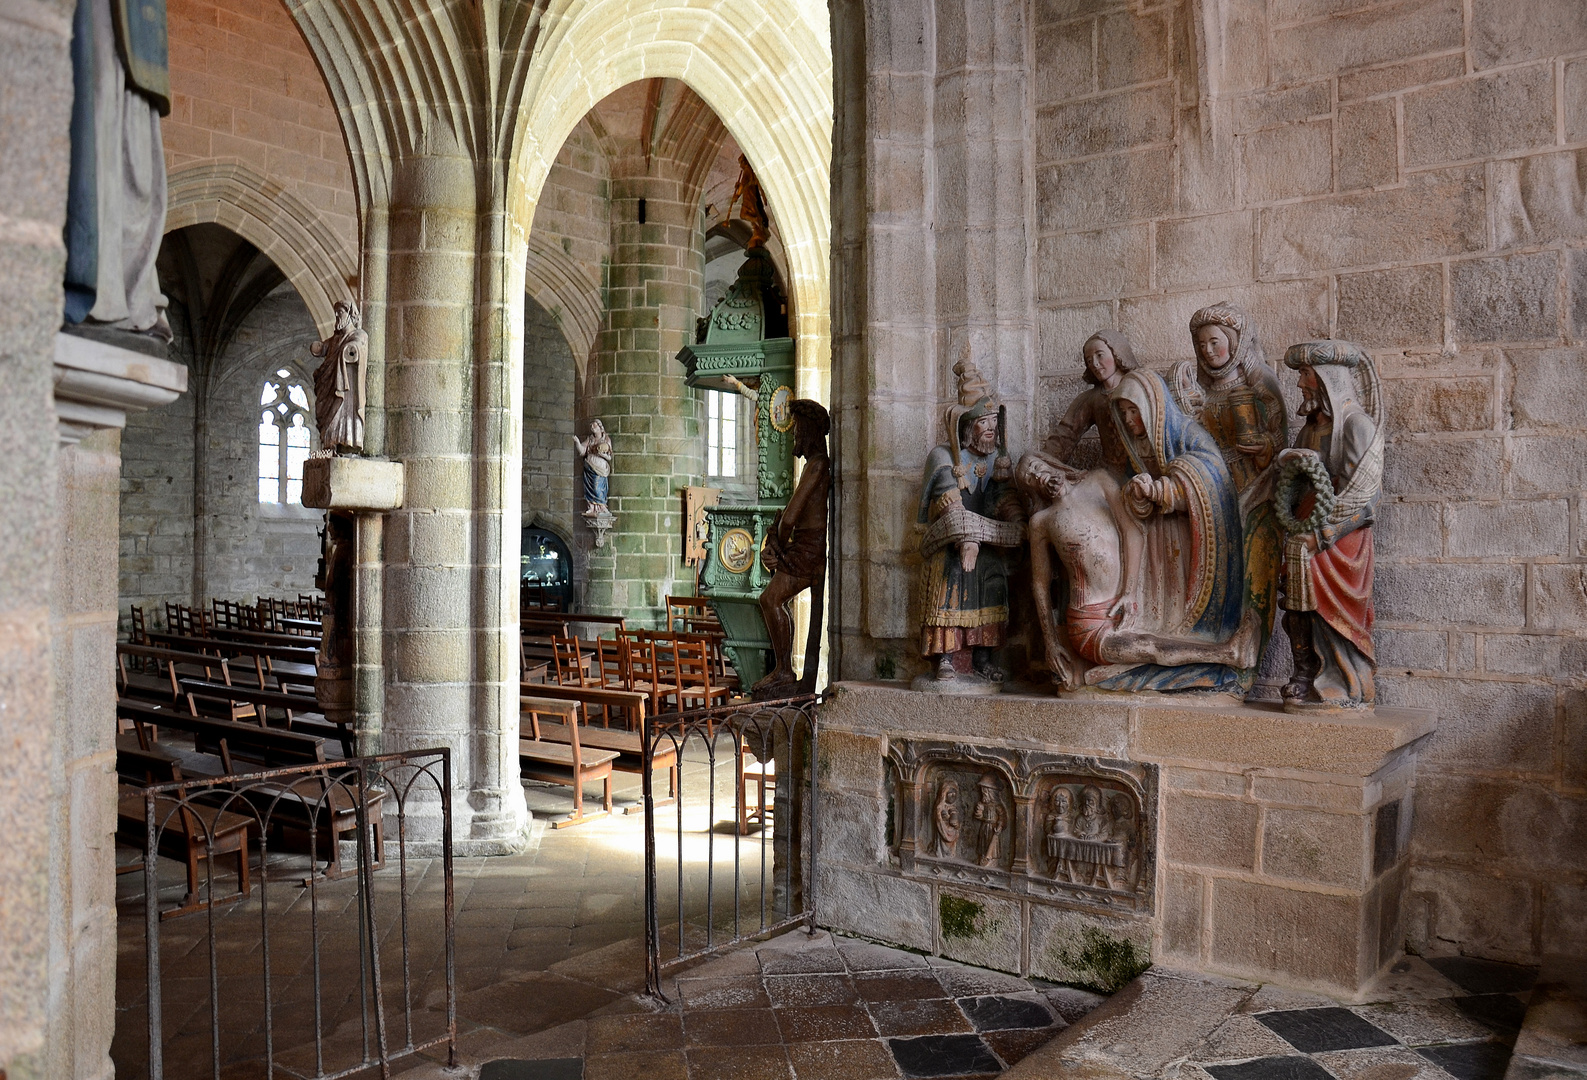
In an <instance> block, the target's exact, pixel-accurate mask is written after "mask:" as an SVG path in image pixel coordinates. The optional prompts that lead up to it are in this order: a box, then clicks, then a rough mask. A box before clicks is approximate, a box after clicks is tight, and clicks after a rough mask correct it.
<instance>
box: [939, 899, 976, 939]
mask: <svg viewBox="0 0 1587 1080" xmlns="http://www.w3.org/2000/svg"><path fill="white" fill-rule="evenodd" d="M983 910H985V909H984V908H982V907H981V905H980V904H977V903H976V902H975V901H974V900H965V899H964V898H962V897H958V896H944V897H943V898H942V899H941V900H940V901H939V902H938V904H937V914H938V917H939V921H940V923H941V925H942V936H943V937H945V938H972V937H975V936H976V935H978V934H979V933H980V932H981V931H980V929H979V928H978V927H977V926H976V923H977V921H978V920H979V919H980V918H981V912H982V911H983Z"/></svg>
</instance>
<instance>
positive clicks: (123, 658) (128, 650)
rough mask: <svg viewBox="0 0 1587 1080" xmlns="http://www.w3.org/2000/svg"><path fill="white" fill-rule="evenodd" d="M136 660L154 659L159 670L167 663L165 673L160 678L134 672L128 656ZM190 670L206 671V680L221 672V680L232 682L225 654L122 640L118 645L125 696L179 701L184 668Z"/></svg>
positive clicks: (119, 677) (119, 685)
mask: <svg viewBox="0 0 1587 1080" xmlns="http://www.w3.org/2000/svg"><path fill="white" fill-rule="evenodd" d="M129 656H130V657H132V658H133V659H134V660H153V661H155V667H156V670H158V668H159V666H160V665H161V664H163V665H164V666H165V674H164V675H163V676H160V677H155V676H150V675H141V674H133V673H132V672H129V671H128V670H127V658H128V657H129ZM183 667H185V668H187V669H189V671H188V673H189V674H196V673H197V672H200V671H202V672H203V673H204V677H205V678H206V679H213V678H214V677H215V672H217V671H219V672H220V681H221V682H222V683H224V684H225V685H227V686H230V685H231V670H230V668H229V666H228V664H227V661H226V659H225V658H224V657H220V656H213V655H206V654H204V653H201V652H197V651H190V650H185V649H167V648H161V647H159V646H154V645H134V644H131V643H121V644H118V645H117V646H116V686H117V689H118V691H119V692H120V693H121V694H123V695H132V696H134V697H143V698H148V699H150V700H154V701H177V700H180V699H181V696H182V691H181V689H180V688H179V687H178V685H177V681H178V680H179V679H180V678H182V676H183V672H182V671H181V670H180V669H181V668H183Z"/></svg>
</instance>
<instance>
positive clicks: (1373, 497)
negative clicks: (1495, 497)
mask: <svg viewBox="0 0 1587 1080" xmlns="http://www.w3.org/2000/svg"><path fill="white" fill-rule="evenodd" d="M1190 333H1191V340H1192V344H1193V347H1194V351H1195V356H1196V359H1195V360H1187V361H1184V362H1182V363H1180V364H1179V365H1177V366H1176V367H1174V368H1173V369H1171V370H1170V371H1169V372H1168V373H1167V374H1166V376H1165V375H1163V374H1159V373H1157V372H1153V371H1148V370H1145V369H1143V368H1141V367H1140V366H1139V365H1138V364H1137V363H1136V360H1135V356H1134V352H1133V350H1132V349H1131V347H1130V343H1129V340H1128V339H1127V338H1126V337H1125V336H1124V335H1123V334H1121V333H1119V332H1117V331H1113V330H1103V331H1099V332H1097V333H1096V334H1093V335H1092V336H1091V337H1090V338H1089V339H1087V341H1086V342H1085V343H1084V346H1083V348H1082V350H1081V359H1082V362H1083V363H1084V365H1085V373H1084V378H1085V381H1086V382H1087V383H1089V384H1090V387H1089V388H1088V389H1087V390H1085V391H1084V392H1083V393H1081V394H1080V395H1079V396H1078V397H1077V398H1075V400H1074V401H1073V402H1072V403H1071V405H1070V406H1069V408H1068V409H1067V410H1066V412H1065V413H1064V415H1063V417H1062V419H1061V420H1060V421H1059V422H1058V423H1057V424H1056V425H1055V427H1054V429H1053V432H1052V434H1051V436H1050V437H1049V438H1048V439H1047V440H1046V442H1045V443H1044V445H1043V446H1042V447H1041V448H1040V449H1038V450H1032V451H1030V452H1029V453H1026V454H1025V455H1023V456H1022V457H1020V458H1019V460H1018V462H1017V463H1014V462H1013V459H1012V457H1011V455H1010V453H1009V450H1008V446H1007V435H1006V426H1007V425H1006V423H1005V422H1004V420H1003V410H1002V409H1001V408H1000V407H999V406H998V404H997V403H996V402H995V401H994V400H993V398H992V397H991V395H990V394H989V393H988V392H987V389H986V385H985V383H984V381H983V380H982V379H981V376H980V374H979V372H978V371H977V370H976V369H975V366H974V365H973V364H970V363H968V362H961V363H960V364H958V365H956V366H955V368H954V372H955V374H956V375H957V377H958V382H959V400H958V401H957V402H956V403H955V404H954V405H953V406H950V407H949V409H948V412H947V416H946V421H947V424H946V426H947V431H948V433H949V436H950V437H949V439H948V441H947V442H946V443H945V444H944V445H942V446H939V447H937V448H936V449H935V450H933V451H932V453H931V455H930V457H929V458H928V460H927V464H926V470H925V480H924V485H923V490H922V492H921V500H920V511H919V521H920V523H921V525H922V526H923V528H924V533H923V537H922V542H921V555H922V567H923V569H922V573H923V593H924V600H925V615H924V625H923V628H922V632H921V643H920V645H921V652H922V654H923V655H925V656H926V657H927V658H928V660H929V661H930V662H931V663H932V665H933V674H932V676H930V677H929V679H927V678H923V679H922V680H918V681H917V682H918V683H920V684H925V685H930V686H932V687H933V688H935V689H938V690H941V691H944V692H968V693H987V692H995V691H996V690H997V689H998V684H999V683H1001V681H1002V679H1003V675H1002V673H1001V672H1000V671H999V670H998V668H997V666H996V664H995V663H994V661H993V650H994V649H996V648H997V647H998V646H1001V645H1002V644H1004V642H1005V639H1006V637H1007V634H1008V621H1009V591H1008V589H1009V587H1008V580H1009V571H1010V567H1011V565H1012V564H1013V561H1014V559H1015V558H1016V557H1017V555H1018V549H1019V548H1020V547H1021V546H1022V545H1023V544H1024V543H1025V542H1027V540H1028V543H1029V545H1030V567H1031V581H1032V590H1033V599H1034V601H1035V610H1036V616H1037V620H1038V622H1039V624H1040V632H1041V639H1042V644H1043V647H1044V652H1045V655H1046V661H1047V667H1048V670H1049V671H1050V672H1051V674H1052V678H1053V680H1054V681H1055V682H1056V683H1057V684H1058V686H1059V688H1060V691H1061V692H1064V693H1108V692H1137V691H1154V692H1161V693H1187V692H1188V693H1200V694H1216V695H1219V696H1224V695H1232V696H1235V697H1244V696H1245V695H1246V694H1247V693H1248V692H1249V691H1250V690H1251V688H1252V686H1253V684H1254V682H1255V678H1256V672H1257V665H1258V663H1259V662H1260V660H1261V657H1262V653H1263V650H1264V649H1265V648H1266V646H1267V642H1268V638H1269V636H1270V635H1271V634H1272V631H1273V626H1274V622H1275V619H1276V618H1277V617H1278V613H1279V612H1280V611H1282V612H1283V625H1284V629H1285V632H1286V634H1287V635H1288V637H1289V639H1290V644H1291V650H1292V653H1293V660H1294V675H1293V677H1292V678H1291V679H1290V681H1289V682H1288V683H1287V684H1286V685H1285V686H1284V687H1283V690H1282V695H1283V699H1284V704H1285V707H1286V708H1289V709H1292V710H1302V711H1304V710H1310V709H1330V708H1348V707H1362V706H1368V705H1370V704H1371V703H1372V702H1373V700H1374V690H1373V670H1374V658H1373V650H1372V635H1371V630H1372V522H1373V512H1374V509H1375V507H1376V504H1377V499H1378V495H1379V492H1380V490H1381V485H1382V475H1383V444H1384V423H1383V421H1384V417H1383V415H1382V408H1383V406H1382V400H1383V398H1382V390H1381V387H1380V386H1379V384H1378V378H1377V372H1376V369H1375V367H1374V365H1373V363H1372V360H1371V358H1370V357H1369V356H1368V355H1367V354H1366V353H1365V352H1364V351H1363V350H1362V349H1361V348H1360V347H1359V346H1357V345H1353V344H1350V343H1348V342H1342V341H1319V342H1309V343H1306V344H1301V345H1295V346H1293V347H1292V348H1290V349H1289V350H1288V352H1287V353H1286V354H1285V356H1284V363H1285V365H1286V366H1287V367H1289V368H1291V369H1293V370H1294V371H1295V372H1297V374H1298V378H1299V384H1300V391H1301V405H1300V409H1299V413H1300V415H1301V416H1302V417H1304V424H1303V426H1302V428H1301V430H1300V432H1299V434H1298V436H1297V437H1296V439H1295V440H1294V443H1293V445H1292V444H1291V440H1290V433H1289V424H1288V422H1287V417H1286V415H1285V413H1286V410H1285V407H1284V399H1283V394H1282V390H1281V387H1280V384H1279V380H1278V376H1277V374H1276V373H1275V372H1274V370H1273V369H1272V368H1271V367H1269V366H1268V364H1267V363H1266V360H1265V357H1264V356H1263V353H1262V350H1261V347H1260V344H1259V342H1258V340H1257V333H1256V328H1255V326H1254V325H1253V324H1252V322H1251V319H1250V318H1249V317H1248V316H1247V315H1246V313H1244V312H1242V311H1240V310H1239V309H1238V308H1236V307H1233V306H1232V305H1230V304H1227V303H1223V304H1215V305H1213V306H1211V307H1206V308H1203V309H1201V310H1200V311H1197V312H1196V313H1195V314H1194V315H1193V316H1192V317H1191V319H1190ZM1093 428H1094V429H1095V430H1096V432H1097V437H1098V441H1099V443H1100V454H1093V455H1090V456H1091V457H1093V458H1095V459H1097V461H1096V464H1095V465H1094V467H1090V468H1083V467H1080V465H1079V464H1078V463H1077V456H1078V455H1077V450H1078V449H1079V448H1080V447H1081V444H1082V440H1083V439H1084V438H1085V437H1086V435H1087V433H1088V432H1090V431H1091V430H1092V429H1093Z"/></svg>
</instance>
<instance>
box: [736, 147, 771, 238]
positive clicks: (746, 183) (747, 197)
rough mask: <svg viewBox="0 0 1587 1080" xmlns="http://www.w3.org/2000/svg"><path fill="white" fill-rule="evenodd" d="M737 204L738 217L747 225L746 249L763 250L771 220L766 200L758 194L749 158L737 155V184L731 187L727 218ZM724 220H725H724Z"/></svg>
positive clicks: (758, 182)
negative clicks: (767, 212) (748, 233)
mask: <svg viewBox="0 0 1587 1080" xmlns="http://www.w3.org/2000/svg"><path fill="white" fill-rule="evenodd" d="M735 203H736V204H738V216H739V218H740V219H742V220H743V221H745V222H747V223H748V224H749V228H750V236H749V243H748V244H746V245H744V246H745V247H746V248H763V247H765V246H766V241H767V239H768V238H769V237H770V236H771V220H770V218H769V217H768V215H767V214H766V200H765V198H764V197H763V196H762V195H761V193H760V179H759V178H758V177H756V175H755V170H754V169H753V168H751V167H750V163H749V158H747V157H745V156H744V155H743V154H740V155H738V183H737V184H735V185H733V197H732V198H731V199H729V200H728V201H727V217H728V218H731V217H732V215H733V205H734V204H735ZM724 220H725V219H724Z"/></svg>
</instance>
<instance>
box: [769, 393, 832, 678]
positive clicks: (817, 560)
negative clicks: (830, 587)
mask: <svg viewBox="0 0 1587 1080" xmlns="http://www.w3.org/2000/svg"><path fill="white" fill-rule="evenodd" d="M790 410H791V411H792V413H793V422H794V454H795V455H796V456H797V457H801V458H803V459H804V463H805V464H804V470H803V472H801V473H800V474H799V486H798V487H796V488H795V489H794V493H793V497H792V498H791V499H789V500H788V505H787V506H785V507H783V509H782V510H780V511H778V513H777V517H776V518H775V519H774V520H773V521H772V527H771V531H770V532H769V533H768V534H767V536H766V542H765V544H764V545H763V546H762V551H761V562H762V563H763V564H764V565H765V567H766V569H768V570H770V571H771V572H772V579H771V581H769V582H767V584H766V588H765V589H764V590H763V591H762V592H761V594H760V613H761V616H762V617H763V618H764V619H765V620H766V632H767V636H768V637H769V638H770V639H771V648H772V652H773V654H775V656H776V658H777V663H776V665H775V666H774V667H773V668H772V669H771V671H770V672H768V673H767V674H766V677H765V678H763V679H761V680H760V681H759V682H757V683H756V684H755V686H754V688H753V689H752V691H751V693H752V694H753V695H754V696H755V697H756V698H759V699H761V700H767V699H770V698H776V697H782V696H785V695H786V694H788V693H792V692H794V691H795V690H797V689H801V688H802V689H804V690H806V691H809V690H813V689H814V688H815V674H816V663H817V650H818V649H819V647H820V640H821V639H820V633H821V608H820V603H821V601H820V596H821V589H822V585H823V584H824V583H825V579H826V562H827V503H828V496H829V493H830V492H831V490H832V459H831V458H830V457H828V456H827V432H828V431H829V430H830V429H831V427H832V421H831V418H830V417H829V416H828V415H827V411H826V409H824V408H822V406H821V405H819V404H818V403H816V402H814V401H810V400H807V399H805V398H800V399H798V400H797V401H794V402H793V403H792V404H791V405H790ZM806 589H809V590H811V618H810V629H811V633H810V636H809V642H810V647H807V648H806V650H805V672H804V677H803V678H799V677H797V676H795V675H794V669H793V635H794V621H793V614H792V612H791V611H790V610H789V607H790V605H791V604H792V603H793V600H794V598H795V597H796V596H798V595H799V594H800V593H802V592H804V591H805V590H806Z"/></svg>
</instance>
